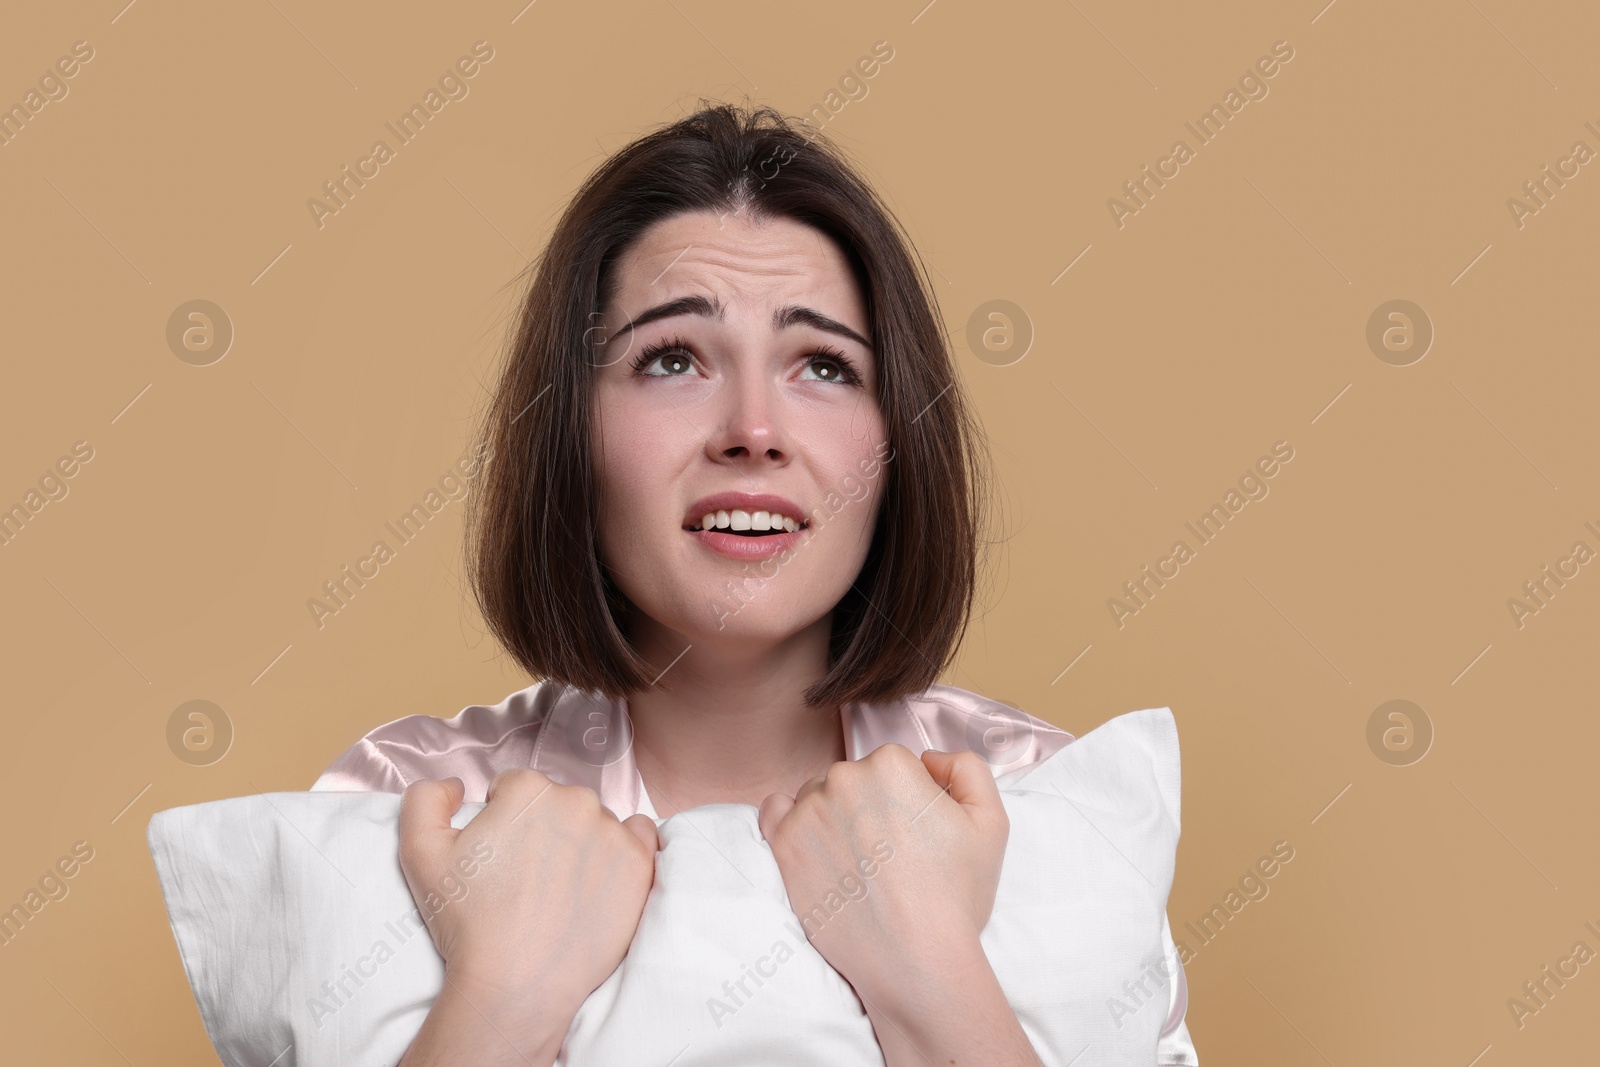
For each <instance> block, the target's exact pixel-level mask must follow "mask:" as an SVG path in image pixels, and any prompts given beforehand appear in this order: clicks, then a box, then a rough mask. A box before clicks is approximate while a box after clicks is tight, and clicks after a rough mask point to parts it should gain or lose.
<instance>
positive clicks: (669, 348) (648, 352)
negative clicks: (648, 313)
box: [628, 337, 862, 385]
mask: <svg viewBox="0 0 1600 1067" xmlns="http://www.w3.org/2000/svg"><path fill="white" fill-rule="evenodd" d="M677 352H682V353H684V355H685V356H686V357H688V356H692V355H693V349H692V348H691V347H690V345H689V342H688V341H685V340H684V339H683V338H681V337H669V338H666V339H665V340H661V341H652V342H651V343H650V344H647V345H645V346H644V348H643V349H642V350H641V351H640V352H639V354H638V355H637V356H634V357H633V359H632V360H630V361H629V363H628V367H629V369H630V370H632V371H633V372H634V373H635V374H639V373H640V372H641V371H643V370H644V368H645V367H647V366H649V365H650V364H651V363H654V362H655V361H656V360H658V359H660V358H661V357H662V356H666V355H671V354H673V353H677ZM806 357H807V362H808V364H809V363H814V362H817V361H819V360H823V361H829V362H832V363H837V364H838V365H839V370H840V378H839V380H840V381H843V382H845V383H846V384H849V385H861V384H862V377H861V372H860V370H858V369H857V367H856V365H855V362H854V361H853V360H851V359H850V357H849V356H847V355H845V354H844V353H843V352H841V351H840V350H839V349H837V348H834V347H832V346H831V345H817V346H816V347H815V348H813V349H812V350H811V351H810V352H808V353H807V354H806ZM645 376H646V377H657V378H672V377H676V375H671V374H657V375H645Z"/></svg>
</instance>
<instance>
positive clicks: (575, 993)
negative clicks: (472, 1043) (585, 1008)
mask: <svg viewBox="0 0 1600 1067" xmlns="http://www.w3.org/2000/svg"><path fill="white" fill-rule="evenodd" d="M463 796H464V786H463V784H462V781H461V779H459V778H445V779H424V780H420V781H416V782H413V783H411V785H410V786H408V787H407V788H406V791H405V794H404V796H403V797H402V799H401V803H400V867H401V870H402V871H403V872H404V874H405V879H406V885H407V886H409V887H410V889H411V896H412V898H413V899H414V900H415V901H416V902H417V905H418V908H419V909H420V910H421V911H422V914H423V916H424V918H425V920H426V922H427V925H428V931H429V933H430V934H432V936H433V943H434V946H435V947H436V948H437V949H438V950H439V955H440V956H441V957H443V958H444V962H445V977H446V980H447V985H446V990H444V991H442V992H441V995H443V993H444V992H449V993H451V994H452V995H453V996H459V997H461V998H462V999H464V1000H465V1001H466V1002H467V1004H468V1006H469V1007H470V1008H471V1009H472V1011H473V1012H474V1013H476V1014H477V1015H480V1016H483V1017H484V1025H486V1026H488V1027H491V1028H492V1030H493V1032H492V1033H488V1034H486V1042H487V1044H493V1043H494V1042H495V1041H498V1042H499V1044H500V1047H501V1048H502V1049H504V1046H505V1044H506V1043H507V1042H510V1043H511V1044H514V1045H524V1044H525V1045H529V1046H534V1047H545V1046H549V1045H550V1044H551V1042H552V1041H553V1043H554V1044H553V1047H554V1048H555V1049H559V1047H560V1043H561V1041H562V1039H564V1038H565V1037H566V1033H567V1029H568V1027H570V1025H571V1022H572V1019H573V1017H574V1016H575V1015H576V1014H577V1012H578V1008H579V1007H581V1006H582V1004H583V1001H584V1000H585V999H586V998H587V997H588V995H589V994H590V993H592V992H593V991H594V990H595V989H596V988H597V987H599V985H600V984H601V983H602V982H604V981H605V980H606V978H608V977H609V976H610V975H611V973H612V972H613V971H615V970H616V969H617V965H618V964H619V963H621V961H622V957H623V956H625V955H626V954H627V951H628V946H629V945H630V944H632V942H633V935H634V932H635V931H636V930H637V929H638V926H639V917H640V915H641V914H643V912H644V904H645V899H646V897H648V896H649V893H650V887H651V885H652V884H653V883H654V881H655V854H656V850H657V848H658V847H659V844H660V842H659V838H658V837H657V835H656V824H655V822H654V820H652V819H651V818H650V817H649V816H648V815H645V814H643V813H640V814H637V815H633V816H631V817H629V818H628V819H626V820H619V819H618V818H617V817H616V815H614V814H613V813H612V812H611V811H610V810H609V809H608V808H606V807H604V806H603V805H602V804H601V803H600V798H599V796H598V794H596V793H595V791H594V790H592V789H590V788H588V787H586V786H580V785H560V784H558V783H556V782H553V781H551V780H550V779H549V778H548V777H546V776H545V775H544V774H542V773H540V772H539V771H536V770H532V769H531V768H519V769H515V770H507V771H502V772H500V773H499V774H497V775H496V776H495V778H494V780H493V781H492V782H491V783H490V784H489V789H488V793H487V797H486V803H485V806H484V808H483V810H482V811H481V812H479V813H478V815H477V816H476V817H475V818H473V820H472V821H471V822H470V823H468V824H467V825H466V826H465V827H463V828H462V829H460V830H457V829H455V828H453V827H452V826H451V825H450V819H451V816H453V815H454V814H455V813H456V811H457V809H459V808H460V806H461V801H462V797H463ZM430 898H431V899H430ZM437 1007H438V1004H437V1002H436V1009H437ZM459 1015H460V1018H461V1019H462V1020H465V1021H466V1022H468V1023H470V1021H471V1019H470V1016H468V1014H467V1013H466V1012H461V1013H459ZM429 1022H430V1023H431V1022H433V1018H432V1014H431V1013H430V1018H429ZM436 1029H437V1028H436ZM452 1030H454V1031H455V1033H454V1034H453V1035H452V1041H451V1043H452V1044H457V1041H458V1038H459V1034H460V1030H461V1027H460V1026H459V1025H456V1026H453V1027H452ZM427 1031H428V1027H427V1025H426V1024H425V1025H424V1032H423V1033H419V1035H418V1041H417V1042H414V1043H413V1045H412V1053H416V1052H417V1051H418V1046H419V1045H424V1044H429V1043H430V1042H429V1041H427V1040H425V1035H426V1033H427ZM496 1034H498V1035H499V1036H498V1037H496V1036H495V1035H496ZM441 1047H442V1045H441ZM457 1047H460V1046H459V1044H457ZM516 1051H517V1052H518V1054H519V1058H516V1059H515V1062H524V1061H523V1060H522V1059H521V1058H520V1056H521V1054H523V1053H525V1052H527V1051H533V1048H518V1049H517V1050H516ZM551 1055H552V1058H553V1055H554V1053H553V1052H552V1053H551ZM405 1062H406V1063H407V1064H408V1065H409V1064H410V1063H412V1062H427V1063H434V1062H445V1060H444V1059H443V1058H433V1057H429V1056H421V1057H413V1056H412V1055H409V1054H408V1056H407V1059H406V1061H405ZM469 1062H483V1061H482V1060H481V1059H480V1060H474V1061H469ZM547 1062H548V1061H547Z"/></svg>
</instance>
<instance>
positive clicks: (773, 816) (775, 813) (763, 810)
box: [756, 793, 794, 841]
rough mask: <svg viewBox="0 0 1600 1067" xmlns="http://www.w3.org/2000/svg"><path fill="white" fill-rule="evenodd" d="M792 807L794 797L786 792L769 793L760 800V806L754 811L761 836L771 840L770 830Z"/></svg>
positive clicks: (776, 826) (772, 829)
mask: <svg viewBox="0 0 1600 1067" xmlns="http://www.w3.org/2000/svg"><path fill="white" fill-rule="evenodd" d="M793 809H794V797H792V796H790V795H789V794H787V793H772V794H770V795H769V796H768V797H767V799H765V800H763V801H762V802H761V807H760V809H759V810H758V811H757V813H756V825H758V826H760V827H761V836H762V837H764V838H766V839H767V840H768V841H771V840H772V832H773V831H774V830H776V829H777V828H778V824H779V823H781V822H782V821H783V819H784V816H786V815H788V814H789V812H790V811H792V810H793Z"/></svg>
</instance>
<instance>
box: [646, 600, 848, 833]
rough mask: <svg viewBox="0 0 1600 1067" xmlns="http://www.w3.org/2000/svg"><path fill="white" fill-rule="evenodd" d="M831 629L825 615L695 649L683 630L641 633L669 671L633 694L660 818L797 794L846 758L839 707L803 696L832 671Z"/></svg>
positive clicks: (651, 656) (654, 659) (649, 652)
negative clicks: (769, 639) (787, 629)
mask: <svg viewBox="0 0 1600 1067" xmlns="http://www.w3.org/2000/svg"><path fill="white" fill-rule="evenodd" d="M830 632H831V619H828V618H824V619H821V620H819V621H818V623H817V624H815V625H813V626H812V627H810V628H808V629H806V630H804V631H801V632H800V633H797V634H795V635H794V636H793V637H792V638H790V639H789V640H788V641H785V642H783V643H782V644H780V645H776V646H773V645H768V646H763V647H757V646H755V645H754V644H746V645H745V646H743V647H728V646H717V645H708V644H705V643H699V644H691V645H690V646H689V649H688V651H687V652H684V651H683V648H682V639H681V638H679V637H676V635H670V634H660V636H659V639H657V640H652V638H651V636H649V635H639V636H637V637H636V638H635V641H636V644H637V646H638V647H639V650H640V653H641V654H642V655H644V656H645V657H646V659H648V660H649V661H650V662H651V663H654V664H658V669H660V670H664V671H665V673H664V674H663V675H662V677H661V678H660V679H659V681H658V683H657V684H656V685H655V686H653V687H651V688H649V689H644V690H641V691H638V692H635V693H632V694H630V695H629V698H628V713H629V719H630V721H631V724H632V727H633V753H634V758H635V760H636V761H637V763H638V766H639V772H640V775H641V777H642V778H643V780H644V784H645V788H646V790H647V791H648V792H649V796H650V801H651V803H652V805H653V806H654V807H655V810H656V814H657V815H658V816H659V817H660V818H663V819H664V818H668V817H670V816H672V815H674V814H676V813H677V812H679V811H683V810H687V809H689V808H695V807H699V806H700V805H702V804H719V803H733V804H751V805H755V806H759V805H760V803H761V801H762V800H764V799H765V798H766V797H767V796H768V795H769V794H771V793H779V792H782V793H787V794H789V795H790V796H793V795H794V793H795V791H796V790H797V789H799V788H800V786H801V785H803V784H805V782H806V781H807V780H809V779H811V778H814V777H816V776H817V775H820V774H823V773H824V772H826V771H827V769H828V767H829V766H831V765H832V764H834V763H837V762H839V761H841V760H843V759H844V758H845V743H844V728H843V724H842V723H841V721H840V714H839V709H838V707H837V706H835V707H830V708H826V709H823V708H812V707H808V706H807V705H806V703H805V700H804V697H803V693H804V691H805V689H806V688H807V687H808V686H810V685H813V684H815V683H816V681H817V680H818V679H820V678H821V677H822V676H823V675H824V674H825V673H826V670H827V640H828V635H829V633H830ZM674 642H676V643H677V647H672V646H673V643H674ZM680 653H682V654H681V655H680ZM668 664H670V666H667V665H668Z"/></svg>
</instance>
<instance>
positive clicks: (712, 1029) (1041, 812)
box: [149, 708, 1196, 1067]
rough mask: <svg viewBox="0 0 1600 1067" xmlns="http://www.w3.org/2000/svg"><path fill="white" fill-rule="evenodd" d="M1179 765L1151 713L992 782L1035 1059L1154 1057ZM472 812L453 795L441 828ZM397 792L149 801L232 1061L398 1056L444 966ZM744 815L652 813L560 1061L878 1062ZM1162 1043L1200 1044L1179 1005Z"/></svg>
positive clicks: (1009, 986)
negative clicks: (637, 911) (655, 838)
mask: <svg viewBox="0 0 1600 1067" xmlns="http://www.w3.org/2000/svg"><path fill="white" fill-rule="evenodd" d="M1179 784H1180V779H1179V764H1178V742H1177V732H1176V728H1175V726H1174V724H1173V721H1172V715H1171V712H1169V711H1168V710H1167V709H1166V708H1153V709H1149V710H1145V711H1137V712H1131V713H1129V714H1126V715H1122V716H1119V717H1117V718H1115V719H1112V720H1111V721H1110V722H1108V723H1106V724H1105V725H1103V726H1101V727H1099V728H1098V729H1096V730H1093V731H1091V732H1090V733H1088V734H1085V735H1084V736H1082V737H1080V738H1078V739H1077V740H1076V741H1074V742H1072V743H1071V744H1068V745H1066V746H1065V747H1063V748H1062V749H1061V750H1059V751H1058V752H1056V753H1055V754H1053V755H1051V756H1050V757H1048V758H1046V759H1044V760H1042V761H1040V762H1038V763H1036V764H1033V765H1031V766H1029V767H1026V768H1022V769H1020V770H1016V771H1011V772H1008V773H1006V774H1002V775H1000V776H999V777H997V778H996V785H997V786H998V787H999V790H1000V795H1001V799H1002V802H1003V803H1004V804H1005V808H1006V812H1007V814H1008V815H1009V817H1010V821H1011V832H1010V837H1009V838H1008V840H1007V844H1006V854H1005V860H1004V863H1003V865H1002V868H1001V874H1000V883H999V888H998V891H997V894H996V898H995V905H994V911H993V914H992V916H991V918H990V920H989V924H988V925H987V926H986V927H985V928H984V930H983V932H982V935H981V942H982V944H983V948H984V951H985V953H986V954H987V956H988V958H989V961H990V964H991V966H992V967H993V968H994V971H995V974H996V976H997V977H998V978H999V981H1000V985H1001V987H1002V989H1003V990H1004V991H1005V994H1006V998H1007V1000H1008V1001H1009V1002H1010V1004H1011V1005H1012V1007H1013V1008H1014V1009H1015V1010H1016V1012H1017V1016H1018V1018H1019V1019H1020V1021H1021V1023H1022V1026H1023V1029H1024V1031H1025V1032H1026V1033H1027V1035H1028V1038H1029V1039H1030V1040H1031V1041H1032V1042H1033V1045H1034V1047H1035V1049H1036V1050H1037V1051H1038V1053H1039V1055H1040V1057H1041V1059H1043V1061H1044V1062H1045V1064H1047V1065H1048V1067H1067V1065H1068V1064H1072V1065H1073V1067H1094V1065H1098V1064H1117V1065H1123V1064H1127V1065H1138V1067H1152V1065H1155V1064H1156V1063H1158V1058H1157V1040H1158V1037H1159V1035H1160V1033H1161V1031H1162V1029H1163V1027H1164V1026H1165V1025H1166V1023H1167V1014H1168V1004H1169V1000H1170V996H1169V994H1170V992H1171V990H1170V988H1169V987H1168V986H1167V985H1164V984H1163V983H1164V982H1167V983H1170V981H1172V977H1171V976H1174V975H1176V976H1177V980H1178V981H1182V978H1181V971H1179V970H1178V969H1177V966H1176V959H1175V956H1174V954H1173V950H1172V943H1171V935H1170V932H1169V930H1168V927H1167V924H1166V904H1167V893H1168V890H1169V889H1170V887H1171V884H1172V872H1173V861H1174V857H1175V851H1176V847H1177V843H1178V834H1179V806H1178V799H1179ZM482 808H483V805H482V804H477V803H472V804H464V805H462V809H461V811H459V812H458V813H457V814H456V816H455V817H454V819H453V820H452V825H454V826H457V827H459V826H463V825H465V824H466V823H468V822H470V821H471V819H472V817H473V816H475V815H476V814H477V813H478V812H479V811H480V810H482ZM399 810H400V795H399V794H398V793H339V792H296V793H272V794H256V795H252V796H247V797H237V798H233V799H228V800H218V801H212V802H209V803H204V804H194V805H190V806H188V807H181V808H172V809H170V810H167V811H163V812H159V813H157V814H156V815H155V816H154V817H153V818H152V819H151V820H150V828H149V843H150V850H151V854H152V855H153V856H154V858H155V864H156V871H157V874H158V875H159V877H160V879H161V887H162V892H163V894H164V896H165V898H166V904H167V911H168V915H169V917H170V918H171V921H172V927H173V931H174V934H175V935H176V938H177V942H178V948H179V952H180V955H181V956H182V959H183V964H184V969H185V971H186V973H187V975H188V978H189V984H190V986H191V988H192V989H193V990H194V994H195V999H196V1001H197V1003H198V1004H199V1008H200V1015H201V1018H202V1019H203V1020H204V1022H205V1025H206V1030H207V1033H208V1034H209V1035H210V1038H211V1042H212V1044H213V1045H214V1046H215V1047H216V1050H217V1053H218V1055H219V1056H220V1057H221V1058H222V1061H223V1062H224V1063H225V1064H227V1065H228V1067H247V1065H248V1067H267V1065H268V1064H272V1065H274V1067H322V1065H328V1067H333V1065H346V1064H374V1065H380V1064H381V1065H385V1067H393V1065H394V1064H395V1063H397V1062H398V1061H399V1060H400V1058H401V1056H402V1055H403V1054H404V1052H405V1050H406V1048H407V1047H408V1046H409V1045H410V1043H411V1040H412V1038H413V1037H414V1036H415V1035H416V1033H417V1030H418V1029H420V1027H421V1026H422V1022H423V1019H424V1018H425V1017H426V1015H427V1013H428V1009H429V1007H430V1005H431V1004H432V1002H433V1000H434V998H435V996H436V995H437V994H438V991H439V989H440V987H441V986H442V984H443V964H442V961H441V960H440V958H439V955H438V953H437V952H436V950H435V949H434V947H433V942H432V940H431V938H430V937H429V934H428V931H427V929H426V928H425V927H424V926H423V925H422V923H421V918H420V915H419V913H418V911H417V907H416V905H415V903H414V902H413V901H412V899H411V895H410V892H409V891H408V889H407V887H406V884H405V880H404V877H403V876H402V874H401V872H400V867H399V861H398V858H397V850H398V842H399V830H398V824H399ZM756 816H757V809H756V808H755V807H753V806H751V805H748V804H709V805H705V806H702V807H699V808H694V809H691V810H689V811H684V812H679V813H678V814H676V815H673V816H672V817H671V818H668V819H665V820H658V822H657V825H658V828H659V833H660V838H661V851H660V852H659V853H658V855H657V860H656V880H655V885H654V887H653V888H652V890H651V893H650V896H649V898H648V900H647V901H646V904H645V908H644V913H643V915H642V917H641V919H640V922H639V929H638V932H637V933H636V935H635V936H634V940H633V944H632V946H631V947H630V949H629V951H628V954H627V956H626V957H625V958H624V959H623V961H622V963H621V965H620V966H618V968H617V969H616V971H614V972H613V973H612V974H611V976H610V977H609V978H607V979H606V981H605V982H604V983H603V984H602V985H601V986H600V987H599V988H598V989H596V990H595V991H594V992H593V993H592V994H591V995H590V996H589V998H588V1000H587V1001H585V1002H584V1004H583V1006H582V1008H581V1009H580V1010H579V1012H578V1015H577V1017H576V1018H575V1019H574V1020H573V1024H572V1027H571V1029H570V1030H569V1032H568V1034H567V1039H566V1043H565V1045H564V1046H563V1048H562V1053H561V1057H560V1058H559V1059H558V1060H557V1061H556V1062H557V1064H558V1067H569V1065H570V1067H588V1065H592V1064H631V1063H645V1062H649V1063H656V1064H665V1063H668V1062H671V1063H672V1064H673V1067H722V1065H726V1064H755V1063H760V1064H765V1065H775V1067H781V1065H784V1064H807V1065H812V1064H828V1065H851V1064H863V1065H871V1067H882V1064H883V1062H884V1061H883V1055H882V1053H881V1051H880V1050H879V1048H878V1045H877V1041H876V1039H875V1038H874V1036H873V1031H872V1026H871V1024H870V1023H869V1021H868V1019H867V1017H866V1014H865V1013H864V1012H863V1010H862V1008H861V1005H860V1002H859V1001H858V999H857V998H856V996H855V993H854V991H853V990H852V989H851V988H850V986H849V984H848V983H847V982H846V981H845V980H844V978H843V977H842V976H841V975H840V974H839V973H838V972H837V971H835V970H833V968H832V967H830V966H829V965H828V963H827V961H826V960H824V959H823V958H822V956H821V955H820V954H819V953H818V952H817V951H816V950H815V949H814V948H812V947H811V944H810V942H809V941H807V940H806V938H805V934H804V931H803V930H802V929H801V927H800V925H799V920H798V919H797V918H796V916H795V915H794V913H793V912H792V910H791V909H790V905H789V900H788V894H787V893H786V892H785V889H784V885H783V879H782V876H781V875H780V873H779V871H778V867H777V863H776V862H775V861H774V859H773V857H772V852H771V849H770V848H769V847H768V846H767V844H766V841H765V839H764V838H763V837H762V836H761V831H760V828H759V826H758V824H757V820H756ZM491 862H492V860H491ZM464 884H465V885H466V891H467V892H470V890H471V883H470V879H464ZM439 899H440V900H444V899H445V897H444V896H441V897H440V898H439ZM445 906H448V904H446V905H445ZM741 982H742V984H743V987H742V990H741V988H740V985H741ZM290 1048H292V1049H293V1050H294V1051H292V1052H289V1053H288V1054H287V1055H285V1052H286V1050H288V1049H290ZM1162 1052H1163V1057H1164V1058H1163V1059H1161V1060H1160V1061H1159V1062H1163V1063H1167V1062H1173V1063H1194V1062H1196V1060H1195V1059H1194V1053H1193V1046H1192V1045H1191V1044H1190V1043H1189V1038H1188V1032H1187V1030H1186V1028H1184V1027H1183V1026H1182V1025H1181V1024H1180V1025H1179V1027H1178V1029H1177V1031H1176V1032H1175V1033H1174V1034H1171V1035H1169V1036H1168V1037H1167V1039H1166V1042H1165V1043H1164V1044H1163V1046H1162ZM280 1057H281V1058H280Z"/></svg>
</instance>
